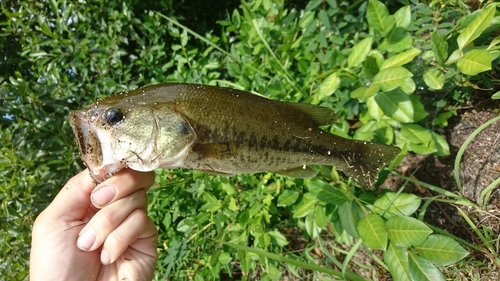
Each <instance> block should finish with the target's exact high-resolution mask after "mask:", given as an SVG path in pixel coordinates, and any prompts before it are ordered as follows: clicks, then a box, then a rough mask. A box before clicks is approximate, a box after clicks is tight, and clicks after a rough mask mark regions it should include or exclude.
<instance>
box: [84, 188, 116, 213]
mask: <svg viewBox="0 0 500 281" xmlns="http://www.w3.org/2000/svg"><path fill="white" fill-rule="evenodd" d="M115 195H116V189H115V187H114V186H112V185H103V186H101V187H99V188H98V189H97V190H95V191H94V192H92V195H91V196H90V200H92V204H94V206H96V207H97V208H100V207H103V206H104V205H106V204H108V203H109V202H111V200H113V198H115Z"/></svg>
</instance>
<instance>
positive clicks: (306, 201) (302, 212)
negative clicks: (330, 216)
mask: <svg viewBox="0 0 500 281" xmlns="http://www.w3.org/2000/svg"><path fill="white" fill-rule="evenodd" d="M316 203H318V199H316V196H314V195H313V194H311V193H305V194H304V195H303V196H302V200H300V203H299V204H298V205H296V207H294V209H295V213H294V214H293V217H294V218H302V217H305V216H306V215H307V214H309V212H311V211H312V210H313V209H314V208H313V207H314V205H315V204H316Z"/></svg>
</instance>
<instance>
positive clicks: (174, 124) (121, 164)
mask: <svg viewBox="0 0 500 281" xmlns="http://www.w3.org/2000/svg"><path fill="white" fill-rule="evenodd" d="M69 122H70V125H71V127H72V129H73V133H74V134H75V137H76V141H77V144H78V147H79V150H80V155H81V158H82V160H83V162H84V163H85V165H86V166H87V167H88V168H89V170H90V174H91V176H92V178H93V179H94V180H95V181H97V182H102V181H104V180H105V179H107V178H109V177H111V176H112V175H114V174H115V173H117V172H118V171H120V170H121V169H123V168H127V167H128V168H131V169H133V170H136V171H142V172H146V171H152V170H154V169H156V168H159V167H162V168H175V167H179V166H180V165H182V162H183V160H184V158H185V157H186V156H187V154H188V152H189V149H190V148H191V145H192V144H193V142H194V140H195V139H196V134H195V132H194V130H193V128H192V127H191V126H190V125H189V123H188V122H187V121H186V120H185V119H184V118H183V117H182V116H181V115H180V114H179V113H177V112H176V111H175V110H174V109H172V108H169V107H166V106H163V107H161V106H157V105H154V106H153V105H147V104H140V103H133V102H130V101H129V102H124V101H120V102H117V99H116V98H112V99H108V100H106V99H104V100H102V101H100V102H96V103H95V104H92V105H90V106H88V107H86V108H84V109H83V110H77V111H72V112H71V113H70V115H69Z"/></svg>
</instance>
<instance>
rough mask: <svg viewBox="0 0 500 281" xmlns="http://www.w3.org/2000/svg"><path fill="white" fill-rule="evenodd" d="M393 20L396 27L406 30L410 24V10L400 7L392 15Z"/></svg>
mask: <svg viewBox="0 0 500 281" xmlns="http://www.w3.org/2000/svg"><path fill="white" fill-rule="evenodd" d="M394 19H395V20H396V26H398V27H402V28H404V29H408V27H409V26H410V23H411V8H410V6H404V7H401V8H400V9H399V10H397V11H396V13H394Z"/></svg>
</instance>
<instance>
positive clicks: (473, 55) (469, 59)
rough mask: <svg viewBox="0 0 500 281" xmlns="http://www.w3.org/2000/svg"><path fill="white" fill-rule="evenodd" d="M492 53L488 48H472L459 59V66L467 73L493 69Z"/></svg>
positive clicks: (473, 73)
mask: <svg viewBox="0 0 500 281" xmlns="http://www.w3.org/2000/svg"><path fill="white" fill-rule="evenodd" d="M491 60H492V58H491V54H490V52H489V51H487V50H482V49H478V50H471V51H469V52H467V53H465V54H464V55H463V56H462V57H461V58H460V59H459V60H458V61H457V67H458V69H460V71H462V72H463V73H465V74H467V75H476V74H478V73H481V72H483V71H487V70H490V69H491Z"/></svg>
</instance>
